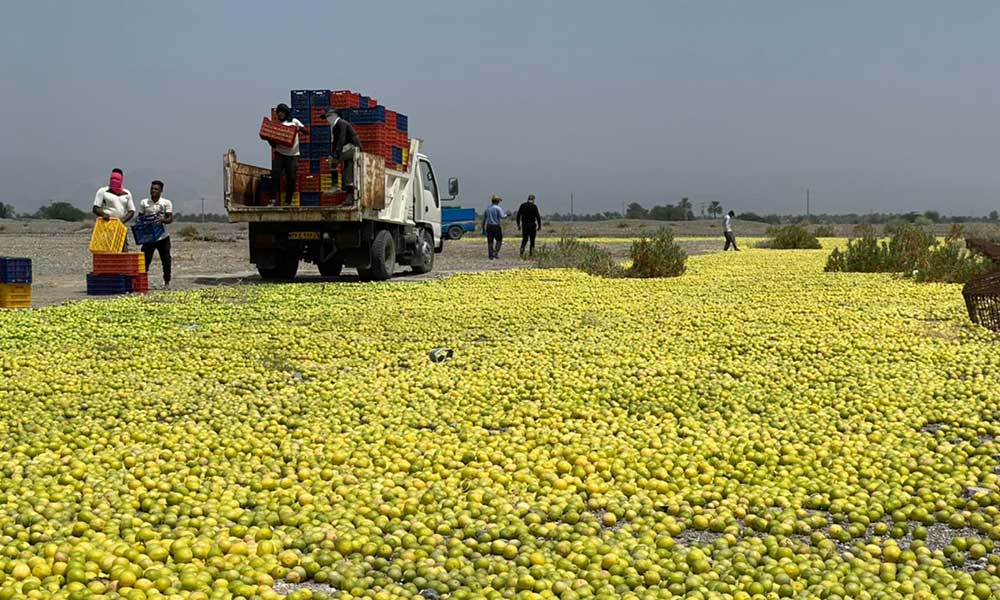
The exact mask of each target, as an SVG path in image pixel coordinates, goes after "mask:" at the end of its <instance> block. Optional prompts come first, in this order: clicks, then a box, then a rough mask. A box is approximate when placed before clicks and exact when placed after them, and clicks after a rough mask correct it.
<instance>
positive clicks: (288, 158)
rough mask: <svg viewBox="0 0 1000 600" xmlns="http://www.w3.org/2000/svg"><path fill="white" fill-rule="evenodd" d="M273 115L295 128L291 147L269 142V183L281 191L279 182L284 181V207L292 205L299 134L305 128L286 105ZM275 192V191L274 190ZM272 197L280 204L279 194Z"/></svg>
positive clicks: (296, 172) (284, 123)
mask: <svg viewBox="0 0 1000 600" xmlns="http://www.w3.org/2000/svg"><path fill="white" fill-rule="evenodd" d="M274 112H275V114H276V115H277V116H278V120H279V121H281V124H282V125H287V126H289V127H295V128H296V132H295V141H294V142H292V145H291V146H279V145H277V144H275V143H274V142H271V147H272V148H274V157H273V158H272V159H271V181H272V182H273V185H275V186H276V187H277V188H278V189H279V190H280V189H281V180H282V177H284V180H285V204H284V205H285V206H291V205H292V194H294V193H295V179H296V177H297V175H298V170H299V132H301V131H305V128H306V126H305V125H303V124H302V121H299V120H298V119H296V118H293V117H292V110H291V109H290V108H288V105H287V104H279V105H278V107H277V108H276V109H274ZM275 191H276V192H277V190H275ZM274 197H275V198H277V199H278V203H279V204H281V194H280V193H275V194H274Z"/></svg>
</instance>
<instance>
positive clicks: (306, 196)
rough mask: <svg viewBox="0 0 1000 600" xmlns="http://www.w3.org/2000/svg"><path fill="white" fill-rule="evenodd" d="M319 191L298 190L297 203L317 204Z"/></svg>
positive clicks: (305, 204) (304, 204)
mask: <svg viewBox="0 0 1000 600" xmlns="http://www.w3.org/2000/svg"><path fill="white" fill-rule="evenodd" d="M319 197H320V193H319V192H300V193H299V205H300V206H319Z"/></svg>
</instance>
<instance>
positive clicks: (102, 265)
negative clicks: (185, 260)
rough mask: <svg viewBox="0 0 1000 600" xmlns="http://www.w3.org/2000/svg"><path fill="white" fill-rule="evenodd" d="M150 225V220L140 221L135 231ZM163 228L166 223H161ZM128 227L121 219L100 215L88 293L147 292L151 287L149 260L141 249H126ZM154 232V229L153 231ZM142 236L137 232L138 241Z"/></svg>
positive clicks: (88, 276) (92, 250)
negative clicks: (139, 250) (124, 247)
mask: <svg viewBox="0 0 1000 600" xmlns="http://www.w3.org/2000/svg"><path fill="white" fill-rule="evenodd" d="M136 227H139V228H140V230H141V231H145V229H146V228H149V225H148V224H147V223H137V224H136V225H135V226H133V231H136V229H135V228H136ZM160 227H161V229H162V226H160ZM127 235H128V230H127V229H126V228H125V225H124V224H122V222H121V221H119V220H118V219H109V220H107V221H105V220H104V219H98V220H97V222H96V223H95V224H94V233H93V235H92V236H91V238H90V252H91V255H92V260H93V264H92V268H91V271H90V273H88V274H87V295H88V296H113V295H117V294H131V293H140V294H141V293H145V292H147V291H149V277H148V275H147V274H146V260H145V257H144V256H143V255H142V253H141V252H122V251H121V249H122V246H123V245H124V243H125V237H126V236H127ZM151 235H154V233H151ZM140 239H144V238H142V236H141V235H140V234H138V233H137V234H136V243H138V244H141V243H143V242H141V241H139V240H140Z"/></svg>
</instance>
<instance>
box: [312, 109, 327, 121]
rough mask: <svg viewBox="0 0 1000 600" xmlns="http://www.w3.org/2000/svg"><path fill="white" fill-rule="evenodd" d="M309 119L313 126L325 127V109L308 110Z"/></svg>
mask: <svg viewBox="0 0 1000 600" xmlns="http://www.w3.org/2000/svg"><path fill="white" fill-rule="evenodd" d="M309 117H310V118H311V119H312V124H313V125H325V124H326V108H323V107H315V108H310V109H309Z"/></svg>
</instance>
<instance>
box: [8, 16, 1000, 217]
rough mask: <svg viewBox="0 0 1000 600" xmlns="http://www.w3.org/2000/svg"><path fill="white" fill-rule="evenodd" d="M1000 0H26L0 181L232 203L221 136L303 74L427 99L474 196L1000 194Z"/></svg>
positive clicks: (442, 155)
mask: <svg viewBox="0 0 1000 600" xmlns="http://www.w3.org/2000/svg"><path fill="white" fill-rule="evenodd" d="M998 32H1000V3H998V2H996V1H995V0H984V1H956V2H940V1H920V0H905V1H889V0H884V1H878V2H872V1H870V0H868V1H863V2H862V1H843V0H842V1H840V2H824V3H820V2H802V1H801V0H795V1H791V0H789V1H760V2H748V1H745V0H741V1H732V2H723V1H711V0H698V1H685V2H680V1H668V0H660V1H649V2H639V1H628V0H619V1H617V2H590V1H584V0H576V1H565V2H546V1H542V0H535V1H531V2H513V1H511V2H503V1H496V0H494V1H489V2H487V1H477V0H445V1H437V0H426V1H424V2H412V1H410V2H395V1H392V0H379V1H378V2H363V1H356V2H334V1H330V0H327V1H324V2H318V1H316V2H314V1H310V0H295V1H291V2H268V3H265V2H259V1H256V0H241V1H239V2H222V1H211V0H197V1H195V0H170V1H168V2H163V1H160V2H146V1H142V0H132V1H120V2H117V1H116V2H113V1H92V0H88V1H83V0H80V1H72V0H62V1H58V2H56V1H52V0H33V1H31V2H16V3H15V2H9V3H7V4H6V5H5V6H4V18H3V21H2V23H0V108H2V109H3V110H2V114H3V115H4V121H3V126H2V127H3V140H4V143H3V144H0V181H2V183H3V186H2V188H0V189H2V193H0V201H4V202H8V203H12V204H14V205H15V206H17V207H18V208H19V209H22V210H28V209H33V208H34V207H36V206H38V205H40V204H43V203H46V202H48V201H50V200H52V199H57V200H69V201H71V202H73V203H75V204H77V205H80V206H87V205H88V204H89V203H90V202H92V200H93V194H94V190H95V189H96V188H97V186H99V185H103V184H105V182H106V180H107V175H108V172H109V171H110V169H111V168H112V167H114V166H120V167H122V168H123V169H124V170H125V173H126V177H125V179H126V186H127V187H130V188H131V189H132V190H133V192H134V193H135V194H136V196H137V198H138V197H142V196H144V195H145V193H146V190H148V182H149V180H150V179H152V178H161V179H164V180H165V181H166V183H167V189H166V192H165V195H166V196H167V197H169V198H171V199H172V200H174V202H175V206H176V207H177V208H176V210H179V211H184V212H191V211H195V212H196V211H198V210H200V200H199V199H200V198H201V197H202V196H203V197H205V198H206V208H207V210H209V211H213V212H222V203H221V189H222V176H221V170H222V155H223V153H224V152H225V151H226V149H227V148H235V149H236V151H237V153H238V155H239V157H240V159H241V160H243V161H244V162H253V163H256V164H265V161H266V160H267V156H268V154H267V146H266V145H265V144H264V143H263V142H261V141H260V140H259V139H257V128H258V126H259V123H260V119H261V117H262V116H263V115H264V114H265V113H266V112H267V110H268V108H269V107H270V106H272V105H274V104H276V103H278V102H281V101H287V98H288V90H290V89H292V88H327V89H342V88H350V89H354V90H360V91H362V92H363V93H367V94H370V95H372V96H374V97H376V98H378V99H379V100H380V101H381V102H383V103H384V104H386V105H387V106H389V107H390V108H394V109H397V110H399V111H401V112H404V113H406V114H408V115H409V116H410V125H411V133H412V134H413V135H415V136H417V137H421V138H423V139H424V140H426V144H425V151H426V152H427V153H428V154H429V155H430V156H431V159H432V160H433V161H434V164H435V168H436V171H437V173H438V176H439V177H441V178H447V177H449V176H459V177H460V179H461V182H462V203H463V204H465V205H472V206H481V205H483V204H485V203H486V198H487V197H488V195H489V194H491V193H494V192H495V193H500V194H502V195H503V196H505V198H507V200H508V204H510V205H514V204H515V203H517V202H520V201H521V200H522V198H523V197H524V196H526V195H527V194H528V193H531V192H534V193H535V194H537V195H538V198H539V201H540V204H541V207H542V210H543V212H554V211H560V212H567V211H568V210H569V194H570V192H571V191H573V192H574V193H575V198H576V210H577V212H586V211H597V210H618V209H620V207H621V204H622V202H623V201H626V202H631V201H638V202H641V203H643V204H645V205H647V206H649V205H652V204H655V203H667V202H669V203H674V202H676V201H677V200H678V199H680V198H681V197H682V196H687V197H689V198H690V199H691V200H692V201H693V202H694V203H695V206H696V207H697V206H698V204H699V203H700V202H709V201H711V200H718V201H720V202H722V203H723V204H724V205H725V206H726V207H727V208H733V209H735V210H737V211H738V212H739V211H745V210H752V211H756V212H793V211H794V212H801V211H803V209H804V196H805V192H804V190H805V188H806V187H807V186H808V187H810V188H812V190H813V207H812V208H813V211H814V212H850V211H857V212H869V211H897V210H911V209H913V210H925V209H930V208H934V209H939V210H942V211H944V212H947V213H962V214H985V213H987V212H989V211H990V210H992V209H994V208H1000V169H998V158H1000V111H998V109H1000V75H998V73H1000V35H998Z"/></svg>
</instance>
